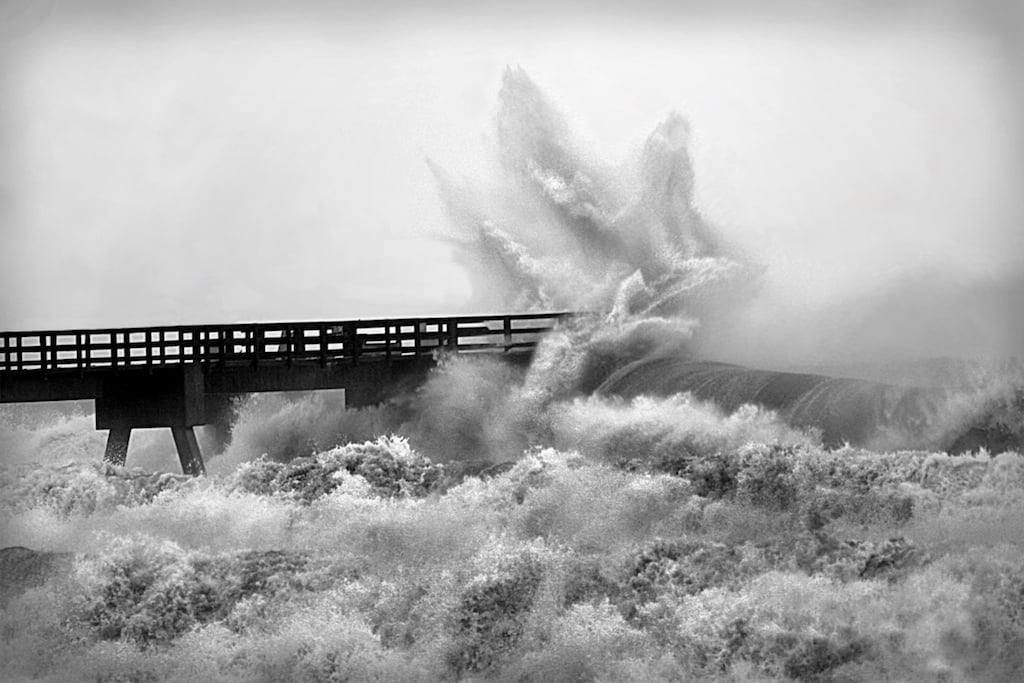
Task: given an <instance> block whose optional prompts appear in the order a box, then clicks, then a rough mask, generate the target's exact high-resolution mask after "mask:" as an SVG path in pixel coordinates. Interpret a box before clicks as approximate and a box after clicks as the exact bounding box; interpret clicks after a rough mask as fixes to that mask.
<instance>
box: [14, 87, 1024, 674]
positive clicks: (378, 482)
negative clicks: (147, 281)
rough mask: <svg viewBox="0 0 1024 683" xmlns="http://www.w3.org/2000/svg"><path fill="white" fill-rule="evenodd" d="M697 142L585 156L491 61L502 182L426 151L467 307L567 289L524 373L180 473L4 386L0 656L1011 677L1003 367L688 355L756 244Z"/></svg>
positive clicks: (306, 407) (1012, 418)
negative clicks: (486, 180) (123, 457)
mask: <svg viewBox="0 0 1024 683" xmlns="http://www.w3.org/2000/svg"><path fill="white" fill-rule="evenodd" d="M689 135H690V130H689V127H688V125H687V123H686V121H685V120H684V119H683V118H682V117H681V116H679V115H677V114H672V115H669V116H668V117H667V118H666V119H665V121H664V122H663V123H661V124H660V125H658V126H657V127H656V128H655V130H654V132H653V133H652V134H651V135H650V136H649V138H648V139H647V141H646V143H645V144H644V146H643V149H642V151H641V153H640V155H639V156H638V158H637V160H636V161H635V162H634V163H630V164H626V165H624V166H623V167H621V168H614V169H613V168H610V167H607V166H605V165H602V164H601V163H600V162H598V161H596V160H595V159H594V158H593V156H592V155H591V154H589V153H588V152H586V151H585V150H583V149H582V147H581V145H579V143H578V142H576V141H575V140H574V139H573V138H572V136H571V134H570V131H569V129H568V126H567V124H566V123H565V121H564V120H563V118H562V117H561V116H559V115H558V113H557V112H556V111H555V110H554V109H553V108H552V107H551V106H549V105H548V103H547V101H546V100H545V98H544V97H543V96H542V94H541V92H540V91H539V89H538V88H537V87H536V85H535V84H534V83H533V82H532V81H531V80H530V79H529V78H528V77H527V76H526V74H525V73H524V72H522V71H521V70H518V69H510V70H508V71H507V72H506V74H505V77H504V81H503V86H502V89H501V93H500V100H499V111H498V124H497V142H498V145H499V154H498V156H499V158H500V161H501V168H502V171H501V176H500V177H499V178H498V179H497V181H496V183H495V185H494V186H493V187H488V186H480V185H478V184H476V183H469V182H465V181H463V180H461V179H459V178H458V177H457V175H456V174H454V173H451V172H449V171H446V170H444V169H442V168H440V167H438V166H437V165H433V166H432V168H433V171H434V173H435V176H436V177H437V181H438V186H439V188H440V190H441V195H442V197H443V198H444V201H445V202H446V205H447V207H448V209H449V212H450V215H451V217H452V225H453V233H452V235H450V236H449V237H450V238H451V239H453V240H455V242H456V243H457V244H458V245H459V246H460V249H461V253H462V258H463V260H464V261H465V262H466V263H467V267H469V268H470V269H471V270H472V271H473V272H474V273H475V274H476V275H475V276H476V277H477V279H478V287H479V289H480V290H481V291H486V292H487V300H488V301H491V302H500V303H501V305H503V306H507V307H508V308H510V309H519V310H533V309H547V310H550V309H572V310H577V311H581V312H583V313H582V314H581V315H579V316H577V317H575V318H574V319H573V320H572V321H570V322H569V323H567V324H565V325H564V326H562V327H561V328H559V329H558V330H557V331H556V332H554V333H553V334H551V335H549V336H548V337H547V338H546V339H545V340H544V341H543V343H542V344H541V346H540V347H539V348H538V349H537V351H536V354H535V356H534V358H533V361H532V363H531V365H530V366H529V367H528V368H520V367H517V366H513V365H509V364H505V363H501V362H496V361H493V360H481V359H469V358H459V357H453V358H445V359H442V361H441V363H440V364H439V366H438V367H437V369H436V370H435V371H434V372H433V373H432V374H431V376H430V377H429V378H428V380H427V382H426V383H425V384H424V385H423V386H422V387H420V388H419V389H418V390H417V391H416V392H415V393H413V394H411V395H407V396H400V397H396V398H395V400H393V401H391V402H390V403H389V404H387V405H384V406H380V407H377V408H372V409H362V410H357V411H354V410H346V409H345V407H344V402H343V401H342V400H341V398H340V396H339V395H337V394H330V393H314V394H310V395H305V396H298V395H293V396H285V395H261V396H257V397H250V398H247V399H245V400H242V401H240V402H239V404H238V405H237V406H236V417H235V421H234V425H233V427H232V429H231V434H230V437H229V438H228V439H226V440H224V441H223V442H221V441H219V440H218V439H217V438H216V435H214V434H206V435H201V439H203V448H204V451H205V452H206V453H207V455H208V456H212V457H211V458H210V461H209V468H208V469H209V471H210V473H211V474H210V476H208V477H203V478H192V477H186V476H183V475H178V474H169V473H167V472H161V471H159V470H160V469H165V470H166V469H170V467H169V466H165V467H161V466H159V463H160V462H161V459H164V460H163V462H165V463H167V462H168V461H167V460H166V459H167V458H170V461H169V463H173V462H174V460H173V451H172V448H171V446H170V444H169V443H166V444H162V443H161V442H159V441H158V440H156V437H155V436H153V437H151V436H148V435H147V436H143V437H142V438H141V441H139V442H137V443H136V442H133V446H132V448H133V449H137V448H138V447H141V454H139V453H137V452H136V451H135V450H133V453H132V455H131V456H130V457H131V458H132V459H133V460H132V462H133V464H144V465H147V468H146V469H130V468H123V467H113V466H109V465H105V464H102V463H101V455H102V447H103V442H102V438H101V436H100V435H97V434H96V432H95V431H94V430H93V429H92V422H91V420H90V417H89V416H88V415H86V414H84V413H74V412H72V413H67V414H61V415H51V416H47V417H46V418H45V419H42V420H37V421H22V420H20V419H16V416H15V413H14V412H5V413H4V415H3V417H4V427H3V430H2V431H0V449H3V456H4V458H5V466H4V467H3V468H2V469H0V538H2V539H3V543H2V545H4V546H8V547H5V548H3V549H2V550H0V662H3V664H2V665H0V666H2V667H3V678H4V679H5V680H42V681H64V680H69V679H70V680H94V681H104V682H107V681H109V682H113V681H194V680H224V681H272V680H297V681H342V680H386V681H417V680H423V681H437V680H515V681H545V680H573V681H598V680H617V681H620V680H621V681H645V682H646V681H679V680H710V681H744V680H759V681H762V680H773V681H784V680H796V681H819V680H846V681H855V680H856V681H860V680H864V681H869V680H870V681H883V680H890V681H902V680H951V681H952V680H978V681H1004V680H1019V679H1020V678H1021V677H1022V676H1024V654H1022V653H1024V648H1022V647H1021V644H1024V628H1022V624H1024V616H1022V610H1021V606H1020V600H1019V597H1020V594H1021V587H1022V586H1024V573H1022V572H1021V569H1020V568H1021V566H1024V564H1022V563H1024V551H1022V548H1024V535H1022V534H1021V532H1020V529H1024V524H1022V522H1024V518H1022V517H1024V516H1022V513H1021V510H1022V509H1024V507H1022V505H1021V503H1022V502H1024V459H1022V458H1021V456H1020V455H1019V453H1017V452H1013V450H1014V449H1019V444H1020V437H1021V435H1022V434H1024V429H1022V420H1021V413H1022V410H1021V408H1022V401H1024V399H1022V394H1021V392H1020V389H1019V387H1020V386H1021V383H1020V382H1019V375H1015V374H1014V373H1015V371H1013V370H1012V369H1010V370H1008V369H1006V368H1003V369H1001V370H1000V371H999V372H997V373H996V374H994V375H987V376H980V377H977V378H974V379H973V380H972V381H971V382H968V383H964V382H960V384H966V386H961V387H953V386H949V383H948V382H937V383H929V382H916V383H915V382H910V383H909V384H907V383H902V382H896V381H890V382H879V381H877V379H872V378H865V377H861V378H857V377H856V374H855V373H849V374H848V375H847V376H846V377H836V376H830V375H829V374H828V373H823V372H777V371H771V370H752V369H748V368H742V367H739V366H735V365H730V364H728V363H724V362H716V361H715V360H713V359H709V354H708V350H707V349H706V348H705V345H704V344H703V343H702V341H703V336H702V335H703V334H704V329H705V327H706V326H707V325H708V324H712V323H709V321H713V320H714V319H715V318H716V316H723V315H728V313H729V310H730V308H731V306H732V305H733V304H735V303H736V302H737V301H742V300H744V298H745V297H747V296H749V295H750V293H751V292H752V291H753V290H754V289H755V288H756V286H757V281H758V275H759V272H760V270H759V267H758V266H755V265H753V264H751V263H750V262H749V261H748V260H747V259H746V258H745V257H744V255H743V254H742V253H741V251H740V250H738V249H736V248H735V247H733V246H732V245H730V244H728V243H727V241H726V240H724V239H722V238H721V237H720V236H717V235H716V234H715V231H714V229H713V227H712V226H711V225H710V224H709V222H708V221H707V220H706V219H705V218H704V217H703V216H702V215H701V213H700V211H699V210H698V208H697V206H696V203H695V201H694V194H693V193H694V175H693V168H692V164H691V160H690V158H689V152H688V146H687V145H688V139H689ZM968 374H970V373H968ZM887 376H888V377H889V378H890V379H892V377H893V376H894V375H892V373H889V375H887ZM961 379H962V377H961ZM986 448H987V449H989V451H986V450H985V449H986ZM928 449H931V450H938V451H942V450H962V451H970V452H971V453H970V454H968V455H962V456H950V455H947V454H945V453H941V452H929V450H928ZM1003 451H1005V452H1003ZM995 453H999V455H997V456H996V457H992V455H993V454H995ZM147 470H148V471H147ZM153 470H157V471H155V472H154V471H153Z"/></svg>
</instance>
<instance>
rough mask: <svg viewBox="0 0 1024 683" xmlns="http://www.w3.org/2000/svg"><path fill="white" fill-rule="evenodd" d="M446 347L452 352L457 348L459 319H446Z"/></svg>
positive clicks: (456, 350)
mask: <svg viewBox="0 0 1024 683" xmlns="http://www.w3.org/2000/svg"><path fill="white" fill-rule="evenodd" d="M448 348H449V349H450V350H452V351H454V352H458V350H459V321H458V320H457V319H456V318H449V319H448Z"/></svg>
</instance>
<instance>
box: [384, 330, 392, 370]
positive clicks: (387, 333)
mask: <svg viewBox="0 0 1024 683" xmlns="http://www.w3.org/2000/svg"><path fill="white" fill-rule="evenodd" d="M384 360H386V361H387V362H388V363H390V362H391V323H384Z"/></svg>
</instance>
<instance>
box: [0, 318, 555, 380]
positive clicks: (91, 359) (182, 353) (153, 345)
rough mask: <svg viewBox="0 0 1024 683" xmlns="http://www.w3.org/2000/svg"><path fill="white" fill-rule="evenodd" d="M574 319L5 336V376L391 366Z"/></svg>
mask: <svg viewBox="0 0 1024 683" xmlns="http://www.w3.org/2000/svg"><path fill="white" fill-rule="evenodd" d="M572 315H573V314H571V313H527V314H519V315H504V316H458V317H444V318H438V317H432V318H395V319H380V320H337V321H315V322H278V323H238V324H230V325H176V326H164V327H132V328H123V329H113V328H104V329H91V330H86V329H79V330H63V331H56V332H55V331H29V332H0V372H7V373H14V372H43V373H45V372H55V371H82V372H84V371H86V370H106V369H116V368H153V367H163V366H168V365H180V364H184V363H203V364H205V365H206V366H207V367H211V366H213V367H227V366H233V365H246V364H249V365H252V366H254V367H258V366H260V365H261V364H262V365H266V364H278V365H280V364H286V365H288V364H292V363H319V364H320V365H321V366H326V365H328V364H338V363H341V362H349V363H359V362H369V361H389V360H393V359H400V358H409V357H415V356H423V355H429V354H433V353H435V352H438V351H442V350H444V351H451V352H455V353H496V352H499V353H509V352H512V351H517V350H522V349H529V348H532V347H534V346H536V345H537V343H538V341H539V340H540V337H541V336H542V335H543V334H545V333H546V332H549V331H550V330H552V329H553V328H554V326H555V325H556V324H557V323H558V322H560V321H562V320H564V319H566V318H569V317H571V316H572Z"/></svg>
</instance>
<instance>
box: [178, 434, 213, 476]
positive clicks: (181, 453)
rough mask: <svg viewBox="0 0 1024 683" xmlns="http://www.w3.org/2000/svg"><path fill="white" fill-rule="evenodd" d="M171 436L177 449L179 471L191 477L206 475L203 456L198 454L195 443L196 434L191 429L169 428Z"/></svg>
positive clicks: (196, 443) (197, 444)
mask: <svg viewBox="0 0 1024 683" xmlns="http://www.w3.org/2000/svg"><path fill="white" fill-rule="evenodd" d="M171 434H172V435H173V436H174V445H175V446H176V447H177V449H178V460H180V461H181V471H182V472H184V473H185V474H191V475H193V476H195V475H199V474H206V466H205V465H204V464H203V454H202V453H200V452H199V442H198V441H196V433H195V431H194V430H193V429H192V427H171Z"/></svg>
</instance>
